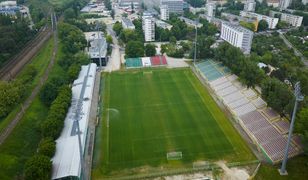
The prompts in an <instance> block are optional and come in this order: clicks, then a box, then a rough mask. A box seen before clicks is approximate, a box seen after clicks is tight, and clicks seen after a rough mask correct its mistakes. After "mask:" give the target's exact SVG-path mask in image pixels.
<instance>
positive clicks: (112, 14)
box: [110, 9, 115, 20]
mask: <svg viewBox="0 0 308 180" xmlns="http://www.w3.org/2000/svg"><path fill="white" fill-rule="evenodd" d="M114 15H115V12H114V10H113V9H112V10H111V12H110V16H111V17H112V19H113V20H114Z"/></svg>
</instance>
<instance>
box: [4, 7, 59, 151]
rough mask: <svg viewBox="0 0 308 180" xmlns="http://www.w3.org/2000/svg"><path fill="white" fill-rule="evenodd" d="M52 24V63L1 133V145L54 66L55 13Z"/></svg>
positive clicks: (55, 48)
mask: <svg viewBox="0 0 308 180" xmlns="http://www.w3.org/2000/svg"><path fill="white" fill-rule="evenodd" d="M51 19H52V22H53V25H54V26H53V27H52V30H53V38H54V48H53V52H52V56H51V58H50V62H49V64H48V67H47V69H46V70H45V72H44V74H43V76H42V77H41V78H40V82H39V83H38V84H37V85H36V87H35V88H34V89H33V91H32V93H31V95H30V96H29V97H28V98H27V99H26V100H25V101H24V102H23V103H22V105H21V107H22V108H21V111H19V112H18V113H17V114H16V116H15V117H14V118H13V119H12V121H11V122H10V123H9V124H8V125H7V127H6V128H5V129H3V130H2V131H1V132H0V145H1V144H2V143H3V142H4V141H5V140H6V138H7V137H8V136H9V135H10V134H11V132H12V131H13V130H14V128H15V126H16V125H17V124H18V122H19V121H20V120H21V119H22V117H23V115H24V113H25V112H26V110H27V109H28V108H29V107H30V105H31V104H32V102H33V100H34V98H35V97H36V96H37V95H38V93H39V91H40V89H41V88H42V86H43V84H44V82H46V80H47V78H48V75H49V72H50V70H51V68H52V66H53V65H54V62H55V58H56V54H57V51H58V38H57V31H56V29H57V27H56V21H57V20H56V16H55V14H54V13H52V18H51Z"/></svg>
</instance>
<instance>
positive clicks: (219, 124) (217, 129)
mask: <svg viewBox="0 0 308 180" xmlns="http://www.w3.org/2000/svg"><path fill="white" fill-rule="evenodd" d="M103 79H104V83H103V92H102V93H103V94H102V97H103V102H104V103H103V108H102V114H103V118H102V121H101V123H100V127H99V128H98V131H97V135H96V147H95V152H94V162H93V164H94V170H93V178H102V177H104V176H113V175H124V174H125V173H123V172H125V171H126V170H128V169H132V168H134V169H135V170H136V169H138V170H137V171H131V170H128V171H126V172H128V173H132V172H135V173H141V171H142V173H149V172H147V171H146V169H147V168H148V167H151V168H152V167H159V168H164V169H173V168H181V167H192V164H193V162H196V161H202V160H205V161H217V160H221V159H224V160H226V161H228V162H239V161H249V160H255V157H254V155H253V154H252V153H251V151H250V149H249V148H248V147H247V145H246V143H245V142H244V141H243V140H242V138H241V137H240V135H239V134H238V133H237V132H236V130H235V129H234V128H233V127H232V125H231V123H230V122H229V120H228V119H227V117H226V116H225V115H224V113H223V112H222V111H221V109H220V108H219V107H218V106H217V105H216V103H215V101H214V100H213V99H212V98H211V96H210V95H209V94H208V92H207V91H206V89H205V87H203V85H202V84H201V83H200V81H199V80H198V79H197V78H196V77H195V75H194V74H193V73H192V71H191V70H190V69H189V68H186V69H176V70H170V69H146V70H129V71H120V72H113V73H111V74H104V75H103ZM169 152H181V153H182V158H181V159H180V160H176V161H174V160H167V158H166V155H167V153H169ZM140 167H142V168H140ZM139 170H140V171H139Z"/></svg>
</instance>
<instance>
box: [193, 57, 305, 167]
mask: <svg viewBox="0 0 308 180" xmlns="http://www.w3.org/2000/svg"><path fill="white" fill-rule="evenodd" d="M196 69H197V72H198V73H199V74H200V75H201V76H202V77H203V78H204V79H205V80H206V82H207V83H208V84H209V86H210V87H211V88H212V89H213V90H214V92H215V93H216V95H217V96H219V97H220V98H219V99H220V100H222V101H223V103H224V104H225V105H226V107H228V109H229V110H230V111H231V112H232V114H233V115H234V116H235V117H236V119H238V122H239V124H240V125H241V127H242V128H243V129H244V130H245V132H246V133H247V134H248V136H249V137H250V138H251V139H252V141H253V142H254V143H255V144H256V145H257V146H258V148H259V149H260V151H262V152H263V153H264V154H265V155H266V157H267V158H268V160H269V161H270V162H271V163H278V162H280V161H281V160H282V158H283V155H284V152H285V147H286V143H287V136H286V133H288V129H289V126H290V124H289V122H288V121H286V120H281V118H280V116H279V114H278V113H277V112H275V111H274V110H273V109H271V108H268V107H267V104H266V102H265V101H264V100H263V99H262V98H261V97H259V95H258V94H257V93H256V92H255V91H254V90H253V89H251V88H246V87H245V86H243V85H242V83H240V82H239V81H238V80H237V79H238V77H237V76H236V75H234V74H230V70H229V69H228V68H226V67H224V66H223V65H222V64H221V63H217V62H214V61H212V60H206V61H203V62H200V63H198V64H196ZM292 139H293V141H292V144H291V147H290V150H289V157H293V156H295V155H297V154H299V153H301V152H302V144H301V143H300V139H299V137H298V136H296V135H293V137H292Z"/></svg>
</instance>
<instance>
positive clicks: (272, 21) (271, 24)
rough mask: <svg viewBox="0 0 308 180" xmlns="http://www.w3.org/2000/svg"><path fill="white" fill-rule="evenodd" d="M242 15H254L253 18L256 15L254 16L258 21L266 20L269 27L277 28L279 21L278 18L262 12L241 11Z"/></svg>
mask: <svg viewBox="0 0 308 180" xmlns="http://www.w3.org/2000/svg"><path fill="white" fill-rule="evenodd" d="M240 15H241V16H242V17H252V18H253V17H254V18H257V20H258V21H261V20H265V21H266V22H267V24H268V28H269V29H275V28H276V26H277V24H278V21H279V19H278V18H273V17H269V16H265V15H262V14H257V13H253V12H246V11H241V12H240Z"/></svg>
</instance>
